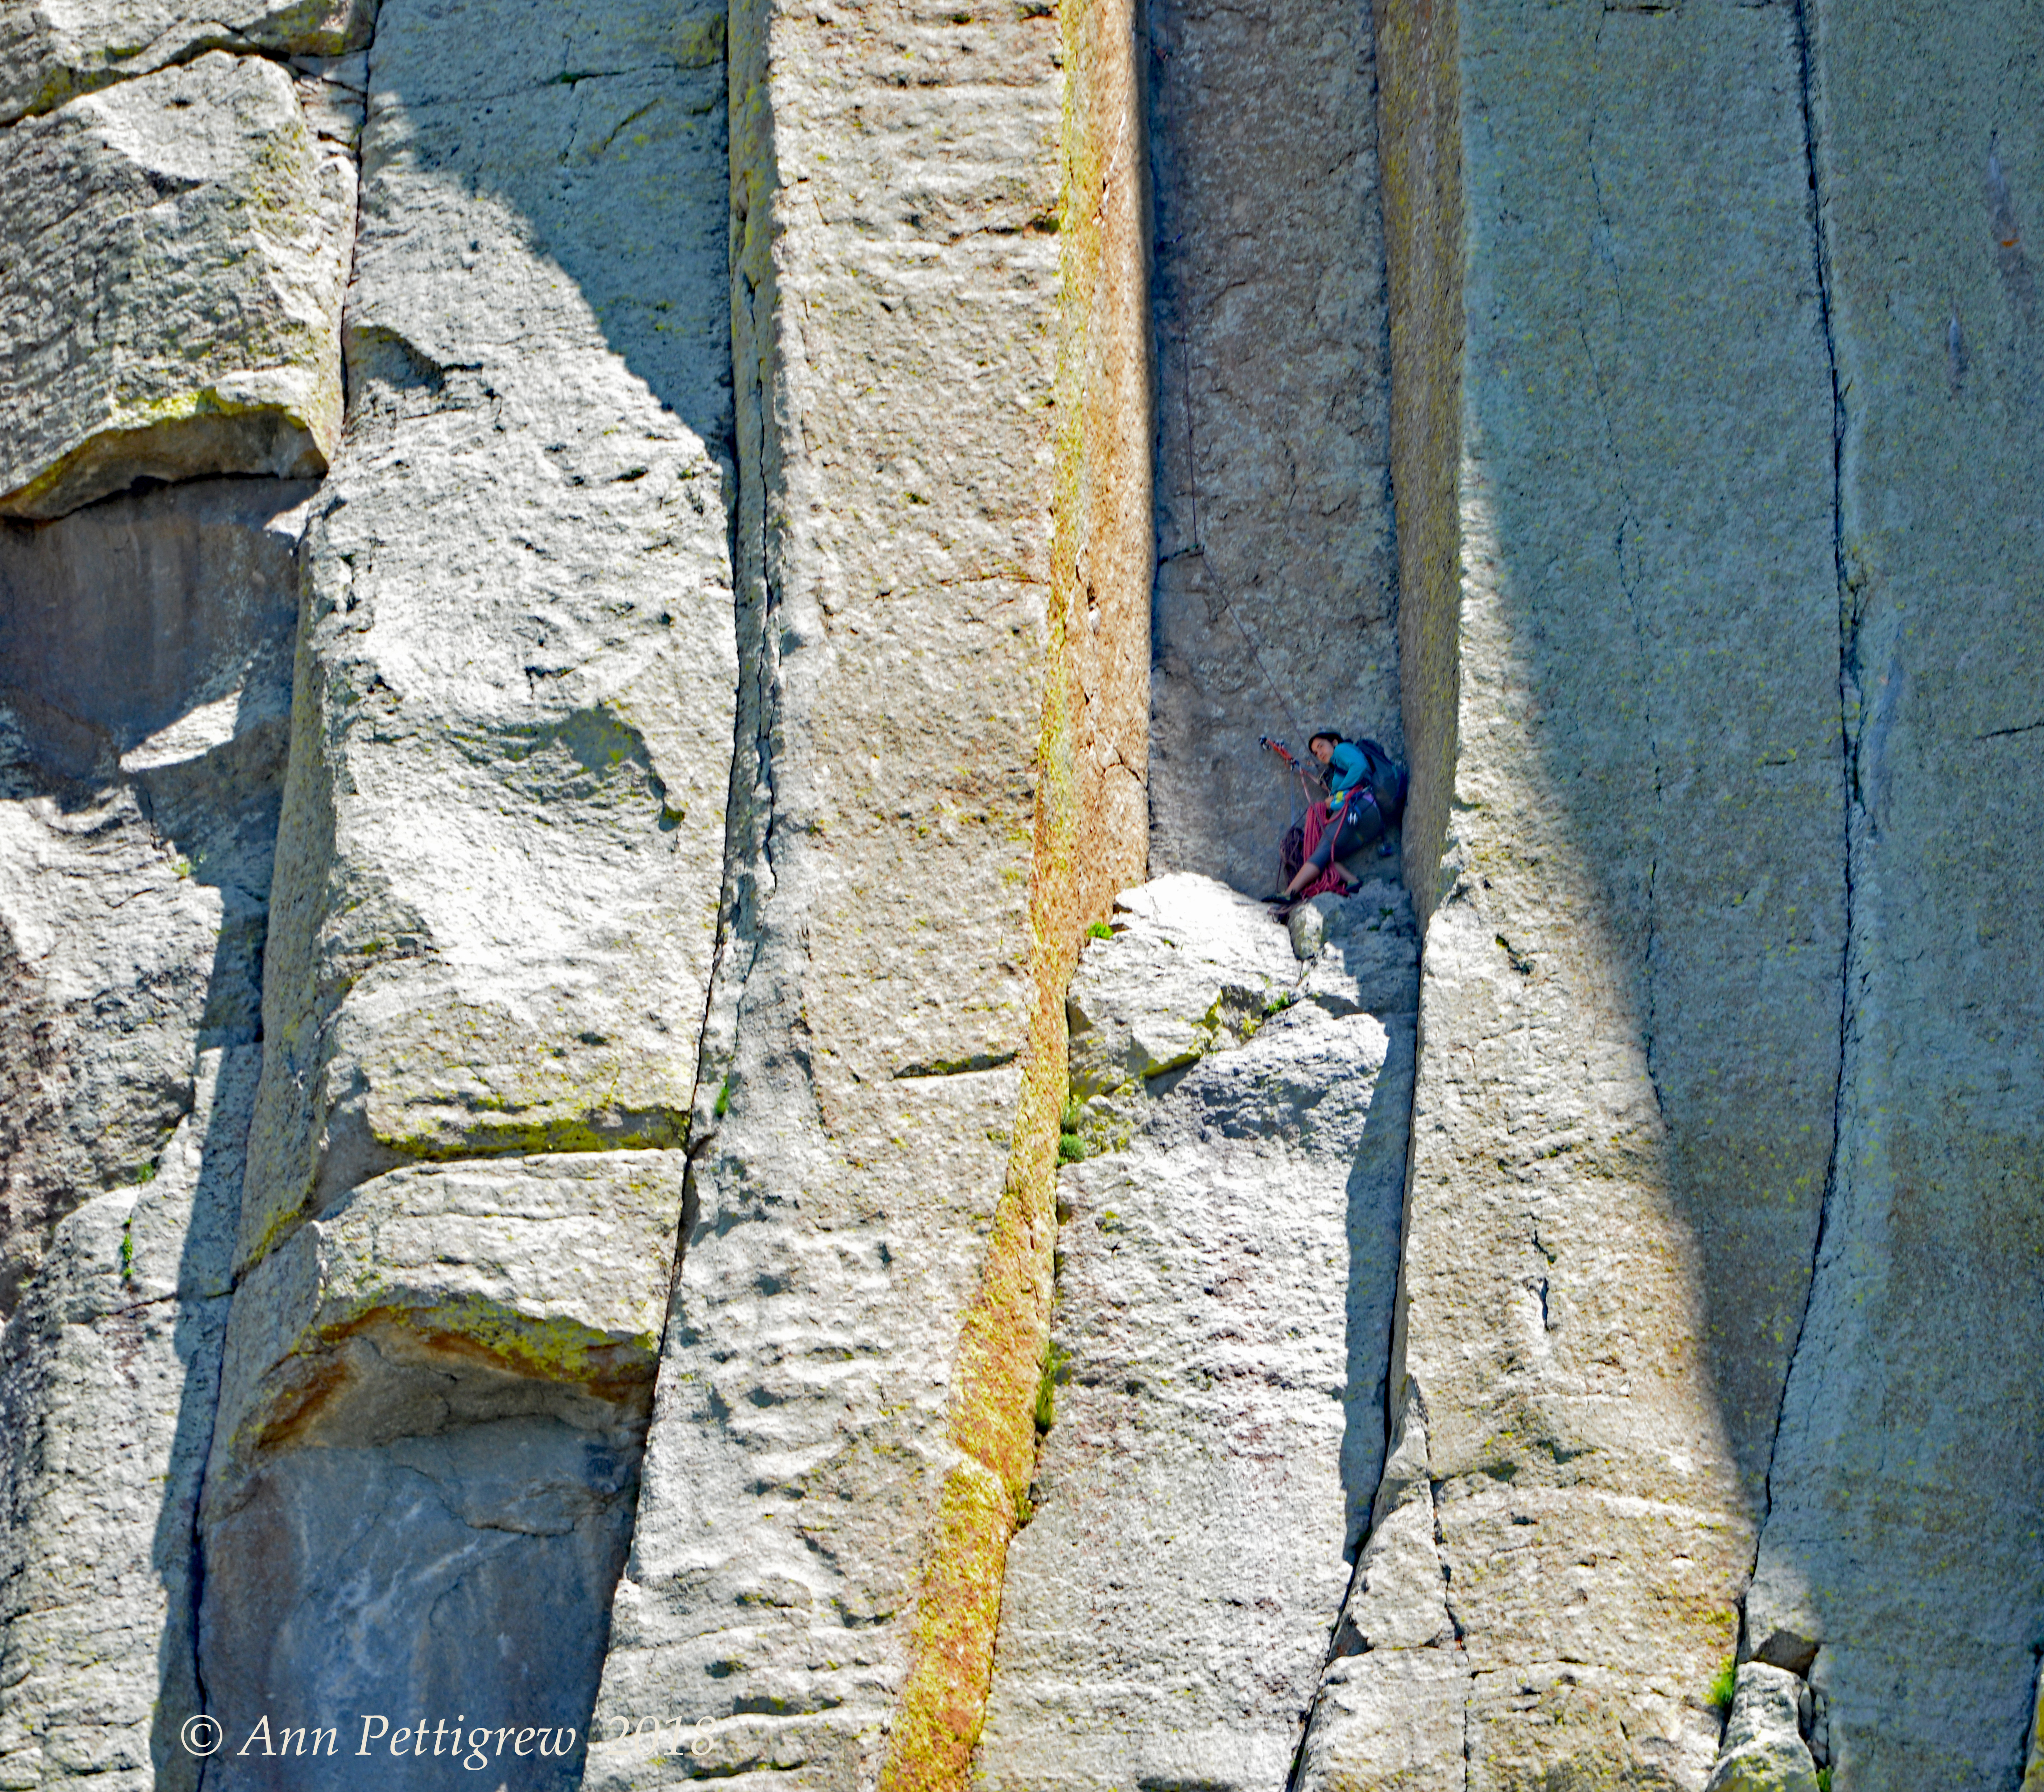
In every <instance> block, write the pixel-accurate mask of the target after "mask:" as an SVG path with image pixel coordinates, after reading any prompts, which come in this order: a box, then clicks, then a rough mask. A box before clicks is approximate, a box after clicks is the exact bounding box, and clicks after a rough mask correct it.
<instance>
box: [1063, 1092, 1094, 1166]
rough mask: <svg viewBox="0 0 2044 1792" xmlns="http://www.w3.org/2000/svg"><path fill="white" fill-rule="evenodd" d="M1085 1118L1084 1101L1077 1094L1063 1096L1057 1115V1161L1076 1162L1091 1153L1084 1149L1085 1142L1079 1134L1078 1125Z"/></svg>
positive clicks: (1089, 1155)
mask: <svg viewBox="0 0 2044 1792" xmlns="http://www.w3.org/2000/svg"><path fill="white" fill-rule="evenodd" d="M1084 1121H1085V1103H1084V1102H1082V1101H1081V1100H1080V1099H1079V1098H1078V1096H1066V1097H1065V1105H1064V1107H1063V1108H1062V1110H1061V1111H1060V1112H1059V1113H1058V1162H1059V1163H1061V1164H1076V1163H1078V1162H1079V1161H1081V1160H1082V1159H1084V1158H1087V1157H1091V1156H1092V1155H1093V1153H1092V1152H1090V1151H1089V1150H1088V1149H1086V1142H1085V1139H1084V1138H1081V1137H1080V1135H1079V1127H1080V1126H1081V1125H1082V1124H1083V1123H1084Z"/></svg>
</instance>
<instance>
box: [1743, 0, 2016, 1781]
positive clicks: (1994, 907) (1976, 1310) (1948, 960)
mask: <svg viewBox="0 0 2044 1792" xmlns="http://www.w3.org/2000/svg"><path fill="white" fill-rule="evenodd" d="M1810 13H1811V19H1812V96H1811V105H1812V111H1811V117H1812V139H1813V153H1814V156H1815V172H1816V178H1817V182H1818V191H1819V195H1820V198H1821V203H1822V224H1823V235H1822V239H1821V244H1822V248H1823V256H1824V260H1823V268H1824V272H1825V275H1826V279H1827V291H1828V294H1829V297H1830V317H1831V339H1832V341H1833V343H1834V346H1835V358H1836V377H1837V380H1838V391H1839V393H1840V401H1841V407H1842V409H1841V416H1840V428H1842V432H1843V441H1842V456H1841V461H1840V469H1839V484H1838V505H1839V553H1840V565H1839V573H1840V578H1841V581H1842V583H1841V590H1842V598H1843V600H1844V603H1845V606H1846V607H1845V611H1844V620H1845V633H1844V646H1845V658H1846V668H1845V670H1846V680H1845V716H1846V737H1847V749H1846V769H1847V773H1848V777H1849V790H1850V798H1851V803H1850V812H1849V820H1850V861H1849V862H1850V872H1851V878H1852V914H1853V927H1852V947H1851V954H1850V963H1849V966H1848V978H1849V988H1850V1001H1849V1003H1847V1005H1846V1015H1845V1019H1846V1034H1845V1070H1844V1076H1843V1080H1842V1088H1841V1091H1840V1097H1839V1110H1838V1112H1839V1137H1838V1161H1837V1169H1836V1173H1835V1180H1834V1186H1833V1188H1832V1191H1831V1198H1830V1201H1829V1203H1828V1207H1827V1214H1826V1219H1825V1228H1824V1237H1823V1248H1822V1249H1821V1252H1820V1253H1819V1257H1818V1261H1817V1269H1816V1284H1815V1289H1814V1291H1813V1292H1812V1298H1811V1302H1810V1310H1809V1315H1808V1320H1807V1322H1806V1323H1805V1326H1804V1335H1803V1339H1802V1342H1801V1345H1800V1348H1799V1349H1798V1351H1797V1353H1796V1367H1795V1371H1794V1372H1793V1374H1792V1376H1791V1378H1790V1384H1789V1389H1788V1399H1787V1401H1786V1403H1785V1408H1784V1411H1783V1417H1782V1426H1781V1438H1780V1441H1779V1443H1778V1445H1777V1448H1776V1451H1775V1456H1774V1466H1773V1477H1772V1483H1771V1485H1772V1491H1773V1509H1772V1510H1771V1512H1770V1514H1769V1519H1768V1523H1767V1528H1766V1531H1765V1536H1764V1537H1763V1539H1762V1548H1761V1551H1760V1557H1759V1565H1758V1572H1757V1574H1756V1576H1755V1579H1754V1587H1753V1590H1752V1593H1751V1594H1750V1597H1749V1598H1748V1600H1747V1602H1746V1634H1747V1640H1748V1644H1749V1646H1750V1648H1752V1649H1754V1651H1755V1652H1758V1653H1760V1654H1761V1655H1762V1656H1763V1657H1764V1659H1765V1660H1769V1661H1771V1662H1774V1663H1777V1664H1778V1665H1780V1666H1782V1667H1792V1668H1795V1669H1797V1670H1798V1671H1807V1672H1808V1677H1809V1681H1810V1685H1811V1686H1812V1688H1813V1689H1814V1690H1815V1692H1816V1694H1818V1696H1819V1700H1820V1702H1822V1703H1823V1706H1825V1708H1826V1711H1827V1715H1826V1717H1825V1719H1824V1722H1825V1728H1826V1729H1827V1734H1828V1746H1829V1761H1830V1763H1831V1765H1832V1766H1833V1767H1835V1771H1836V1774H1837V1783H1838V1785H1839V1786H1842V1787H1845V1786H1850V1787H1853V1788H1858V1787H1869V1788H1880V1789H1881V1792H1888V1789H1890V1788H1896V1789H1900V1788H1903V1787H1913V1786H1930V1785H1935V1786H1945V1787H1950V1788H1952V1789H1953V1792H1961V1789H1965V1792H1972V1789H1974V1788H1979V1789H1981V1792H1985V1789H1987V1788H1989V1787H2004V1786H2012V1785H2014V1784H2015V1782H2016V1780H2017V1779H2018V1777H2019V1775H2020V1774H2021V1773H2022V1772H2023V1765H2024V1762H2023V1753H2024V1748H2025V1744H2026V1740H2027V1737H2028V1736H2031V1735H2033V1734H2034V1719H2033V1711H2034V1704H2033V1700H2034V1687H2035V1683H2036V1672H2037V1656H2036V1648H2037V1644H2038V1638H2039V1636H2040V1634H2044V1630H2040V1626H2044V1563H2040V1560H2039V1558H2038V1552H2037V1548H2036V1544H2035V1533H2036V1530H2037V1514H2038V1506H2039V1491H2038V1490H2039V1488H2040V1487H2044V1391H2040V1388H2039V1384H2038V1378H2037V1376H2035V1374H2034V1372H2033V1368H2034V1364H2035V1363H2036V1361H2037V1360H2038V1354H2039V1353H2040V1351H2044V1308H2040V1306H2039V1303H2038V1299H2037V1290H2038V1273H2039V1268H2040V1265H2044V1200H2040V1195H2039V1191H2040V1189H2044V1060H2040V1057H2039V1053H2038V1043H2037V1042H2038V1025H2037V1015H2038V988H2039V987H2040V985H2039V973H2040V971H2041V970H2044V854H2040V851H2039V847H2038V835H2037V830H2036V826H2035V819H2034V807H2035V804H2034V798H2035V793H2036V792H2037V790H2038V788H2039V780H2040V777H2044V697H2040V696H2039V692H2040V689H2044V600H2040V596H2039V593H2040V590H2044V543H2040V542H2039V541H2038V537H2037V535H2036V532H2035V530H2034V525H2033V524H2032V522H2031V520H2030V519H2031V517H2033V516H2034V514H2035V503H2036V497H2035V493H2036V489H2037V479H2038V466H2039V464H2040V462H2039V455H2040V451H2044V340H2040V337H2039V335H2038V326H2039V320H2038V316H2037V311H2036V297H2035V293H2034V282H2033V278H2032V275H2031V248H2032V246H2033V244H2032V239H2031V235H2030V232H2033V231H2034V229H2035V228H2037V225H2038V222H2039V221H2040V220H2044V133H2040V132H2038V129H2037V118H2036V113H2035V110H2034V108H2033V107H2031V106H2030V105H2029V103H2028V102H2027V99H2026V98H2020V97H2019V96H2021V95H2023V94H2027V93H2028V92H2030V91H2032V90H2034V83H2035V81H2036V80H2037V79H2038V75H2039V72H2040V70H2044V21H2040V20H2039V19H2038V17H2037V16H2036V14H2035V13H2034V11H2033V10H2031V9H2029V8H2027V7H2023V6H2006V5H1988V6H1977V7H1969V8H1967V9H1966V10H1965V11H1964V12H1963V13H1948V12H1946V11H1944V10H1940V9H1938V8H1935V7H1931V6H1890V7H1884V8H1881V9H1878V10H1876V11H1874V12H1871V13H1865V14H1862V13H1858V11H1856V10H1854V9H1853V8H1850V7H1845V6H1832V5H1817V6H1812V8H1811V9H1810ZM1905 46H1906V54H1907V57H1908V74H1907V76H1906V78H1904V79H1901V80H1900V81H1899V82H1898V81H1897V80H1896V79H1894V78H1893V76H1892V73H1891V72H1890V71H1892V68H1893V67H1894V66H1895V64H1896V58H1898V57H1899V56H1903V55H1904V53H1905ZM2015 493H2023V494H2024V496H2023V498H2022V499H2021V500H2020V501H2015ZM2021 507H2027V508H2021ZM2031 1746H2032V1748H2033V1751H2034V1743H2033V1744H2031ZM2035 1758H2036V1757H2035V1755H2034V1752H2033V1754H2032V1757H2031V1759H2032V1760H2033V1762H2034V1759H2035ZM2032 1771H2035V1770H2034V1768H2033V1770H2032Z"/></svg>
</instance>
